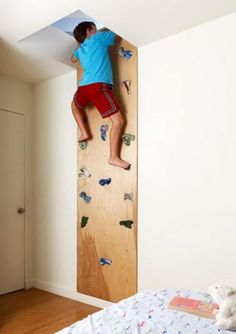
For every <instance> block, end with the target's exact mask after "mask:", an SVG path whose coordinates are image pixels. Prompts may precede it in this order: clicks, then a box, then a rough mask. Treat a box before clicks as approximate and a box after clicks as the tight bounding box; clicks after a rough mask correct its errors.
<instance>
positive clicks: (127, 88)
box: [122, 80, 132, 95]
mask: <svg viewBox="0 0 236 334" xmlns="http://www.w3.org/2000/svg"><path fill="white" fill-rule="evenodd" d="M131 82H132V80H123V81H122V83H123V84H124V86H125V88H126V90H127V93H128V95H130V94H131Z"/></svg>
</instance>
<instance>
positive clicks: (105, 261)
mask: <svg viewBox="0 0 236 334" xmlns="http://www.w3.org/2000/svg"><path fill="white" fill-rule="evenodd" d="M99 263H100V264H101V266H104V265H105V264H109V265H111V264H112V260H110V259H105V258H104V257H100V259H99Z"/></svg>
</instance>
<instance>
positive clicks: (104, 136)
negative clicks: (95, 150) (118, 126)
mask: <svg viewBox="0 0 236 334" xmlns="http://www.w3.org/2000/svg"><path fill="white" fill-rule="evenodd" d="M108 129H109V126H108V124H103V125H101V127H100V131H101V139H102V140H103V141H106V139H107V131H108Z"/></svg>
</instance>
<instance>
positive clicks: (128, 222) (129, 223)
mask: <svg viewBox="0 0 236 334" xmlns="http://www.w3.org/2000/svg"><path fill="white" fill-rule="evenodd" d="M133 223H134V222H133V221H132V220H121V221H120V225H121V226H122V225H123V226H125V227H127V228H132V224H133Z"/></svg>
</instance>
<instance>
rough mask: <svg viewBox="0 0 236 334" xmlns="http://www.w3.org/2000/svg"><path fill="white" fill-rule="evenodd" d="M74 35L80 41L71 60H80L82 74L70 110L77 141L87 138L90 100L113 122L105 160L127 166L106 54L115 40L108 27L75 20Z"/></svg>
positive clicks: (119, 114) (117, 108)
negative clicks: (78, 22)
mask: <svg viewBox="0 0 236 334" xmlns="http://www.w3.org/2000/svg"><path fill="white" fill-rule="evenodd" d="M73 35H74V37H75V39H76V41H77V42H78V43H79V47H78V48H77V49H76V50H75V51H74V53H73V55H72V57H71V61H72V62H73V63H75V62H77V61H79V63H80V65H81V67H82V69H83V75H82V79H81V80H80V82H79V87H78V89H77V91H76V93H75V95H74V99H73V101H72V112H73V115H74V118H75V120H76V122H77V124H78V126H79V129H80V132H81V136H80V138H79V141H84V140H88V139H89V138H90V134H89V130H88V127H87V124H86V122H85V119H84V109H85V107H86V105H87V104H88V103H89V102H92V103H93V104H94V105H95V107H96V108H97V109H98V111H99V112H100V114H101V116H102V117H103V118H106V117H109V118H110V120H111V122H112V127H111V131H110V157H109V160H108V163H109V164H110V165H114V166H117V167H120V168H124V169H127V170H129V169H130V166H131V164H130V163H129V162H127V161H125V160H122V159H121V158H120V142H121V131H122V128H123V124H124V120H123V116H122V114H121V112H120V108H119V105H118V103H117V101H116V98H115V96H114V94H113V92H112V85H113V78H112V66H111V61H110V57H109V46H111V45H113V44H114V40H115V34H114V33H113V32H111V31H101V32H97V28H96V25H95V24H94V23H93V22H82V23H80V24H78V25H77V26H76V27H75V29H74V31H73Z"/></svg>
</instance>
